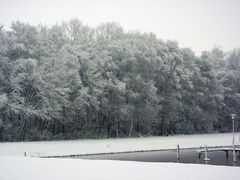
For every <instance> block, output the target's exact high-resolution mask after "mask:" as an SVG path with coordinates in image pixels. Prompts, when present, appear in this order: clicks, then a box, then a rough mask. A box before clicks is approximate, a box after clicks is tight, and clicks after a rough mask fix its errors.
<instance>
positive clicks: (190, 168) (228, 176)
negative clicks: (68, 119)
mask: <svg viewBox="0 0 240 180" xmlns="http://www.w3.org/2000/svg"><path fill="white" fill-rule="evenodd" d="M239 172H240V167H226V166H212V165H197V164H194V165H193V164H177V163H146V162H128V161H103V160H81V159H57V158H31V157H14V156H12V157H9V156H8V157H0V179H1V180H33V179H34V180H66V179H67V180H77V179H83V180H94V179H97V180H113V179H114V180H123V179H125V180H127V179H129V180H147V179H150V180H159V179H162V180H186V179H194V180H213V179H217V180H239Z"/></svg>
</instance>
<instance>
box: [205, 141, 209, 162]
mask: <svg viewBox="0 0 240 180" xmlns="http://www.w3.org/2000/svg"><path fill="white" fill-rule="evenodd" d="M207 151H208V149H207V145H206V146H205V158H204V161H210V159H209V158H208V155H207Z"/></svg>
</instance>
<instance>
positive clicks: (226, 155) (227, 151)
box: [226, 151, 228, 159]
mask: <svg viewBox="0 0 240 180" xmlns="http://www.w3.org/2000/svg"><path fill="white" fill-rule="evenodd" d="M226 158H227V159H228V151H226Z"/></svg>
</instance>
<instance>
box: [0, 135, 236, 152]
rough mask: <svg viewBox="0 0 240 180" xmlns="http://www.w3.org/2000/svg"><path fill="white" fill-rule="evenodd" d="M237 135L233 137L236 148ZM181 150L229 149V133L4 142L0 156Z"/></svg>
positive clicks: (230, 140)
mask: <svg viewBox="0 0 240 180" xmlns="http://www.w3.org/2000/svg"><path fill="white" fill-rule="evenodd" d="M239 137H240V133H236V134H235V143H236V144H237V145H239V144H240V143H239ZM177 144H179V145H180V148H200V147H204V146H205V145H208V146H209V147H220V146H231V145H232V134H231V133H221V134H202V135H176V136H168V137H143V138H121V139H101V140H92V139H91V140H66V141H44V142H5V143H0V156H3V155H4V156H5V155H7V156H9V155H18V156H23V155H24V153H25V152H26V154H27V156H35V157H55V156H71V155H87V154H105V153H121V152H135V151H153V150H166V149H175V148H176V146H177Z"/></svg>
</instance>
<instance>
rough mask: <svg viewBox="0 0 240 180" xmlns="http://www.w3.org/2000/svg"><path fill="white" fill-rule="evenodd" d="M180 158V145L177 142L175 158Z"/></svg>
mask: <svg viewBox="0 0 240 180" xmlns="http://www.w3.org/2000/svg"><path fill="white" fill-rule="evenodd" d="M179 159H180V147H179V144H178V145H177V160H179Z"/></svg>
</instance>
